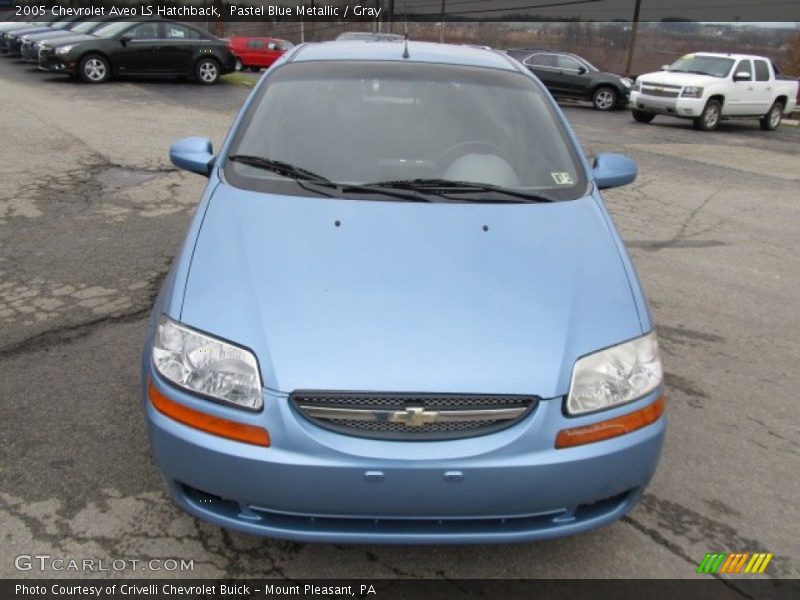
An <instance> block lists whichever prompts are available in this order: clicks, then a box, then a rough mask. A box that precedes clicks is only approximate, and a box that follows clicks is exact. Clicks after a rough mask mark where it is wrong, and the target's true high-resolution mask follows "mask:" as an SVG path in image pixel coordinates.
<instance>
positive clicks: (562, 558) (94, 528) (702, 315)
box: [0, 59, 800, 585]
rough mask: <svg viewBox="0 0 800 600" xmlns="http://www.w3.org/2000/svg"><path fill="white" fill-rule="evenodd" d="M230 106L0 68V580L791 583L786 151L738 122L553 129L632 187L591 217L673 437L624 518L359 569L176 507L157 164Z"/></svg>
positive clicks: (148, 85) (349, 556) (794, 325)
mask: <svg viewBox="0 0 800 600" xmlns="http://www.w3.org/2000/svg"><path fill="white" fill-rule="evenodd" d="M246 94H247V90H244V89H242V88H238V87H233V86H229V85H220V86H216V87H214V88H201V87H200V86H195V85H193V84H191V83H157V82H119V83H111V84H108V85H105V86H98V87H90V86H84V85H77V84H73V83H70V82H68V81H66V80H64V79H61V78H59V77H53V76H50V75H46V74H43V73H38V72H35V71H33V70H31V69H29V68H28V67H25V66H22V65H19V64H16V63H15V62H14V61H10V60H7V59H0V98H2V100H3V102H2V104H3V108H2V113H0V181H2V186H0V402H1V403H2V411H3V412H2V414H3V419H2V421H0V423H2V425H0V457H1V460H0V473H1V474H2V476H1V477H0V540H2V548H3V550H2V553H0V577H42V576H51V577H52V576H56V575H57V576H78V575H80V574H79V573H74V572H58V573H54V572H39V571H29V572H19V571H17V570H16V569H15V567H14V557H15V556H17V555H18V554H36V553H40V554H50V555H52V556H60V557H64V558H102V559H104V560H107V561H111V560H113V559H115V558H128V559H130V558H135V559H140V560H147V559H149V558H160V559H167V558H178V559H186V560H193V561H194V570H193V571H191V572H188V573H180V574H179V573H165V572H163V571H161V572H139V571H136V572H121V573H110V574H105V575H123V576H126V575H127V576H141V577H149V576H158V577H162V576H165V575H168V576H169V575H171V576H178V575H185V576H191V577H277V578H308V577H330V578H333V577H359V578H373V577H375V578H377V577H430V578H436V577H441V578H462V577H504V578H517V577H521V578H528V577H555V578H557V577H670V578H683V577H694V576H695V574H694V571H695V568H696V566H697V564H698V563H699V561H700V560H701V559H702V557H703V555H704V554H705V553H706V552H713V551H750V552H752V551H767V552H773V553H774V554H775V558H774V559H773V561H772V562H771V564H770V566H769V568H768V569H767V571H766V576H769V577H773V578H797V577H800V541H798V540H800V535H798V533H800V525H798V523H800V518H799V517H800V511H799V510H798V502H797V498H798V497H800V479H798V477H797V473H798V472H800V435H798V434H799V433H800V424H799V423H798V410H797V393H796V390H797V389H798V388H800V370H798V369H797V361H798V358H799V357H800V314H799V313H798V311H797V304H798V298H800V282H799V281H798V278H797V274H798V273H800V253H798V241H797V233H796V230H797V224H798V222H800V218H799V217H800V202H798V201H800V193H799V192H798V186H797V180H798V179H800V129H797V128H789V127H784V128H782V129H780V130H779V131H777V132H775V133H766V132H762V131H761V130H760V129H758V126H757V124H755V123H749V122H742V123H730V124H728V123H724V124H723V125H722V126H721V127H720V130H719V131H717V132H714V133H700V132H696V131H694V130H693V129H692V128H691V125H690V124H689V123H687V122H683V121H677V120H675V121H673V120H668V119H664V118H657V119H656V120H655V121H654V123H653V124H651V125H638V124H634V123H633V122H632V120H631V118H630V116H629V115H628V114H627V113H625V112H617V113H612V114H599V113H597V112H594V111H592V110H590V109H588V108H585V107H582V106H578V105H574V104H570V105H568V106H567V107H566V109H565V110H566V113H567V116H568V118H569V119H570V121H571V122H572V123H573V125H574V127H575V130H576V133H577V134H578V137H579V138H580V141H581V144H582V145H583V146H584V148H585V150H586V151H587V153H588V154H590V155H592V154H594V153H596V152H598V151H600V150H604V151H617V152H624V153H626V154H629V155H631V156H633V157H634V158H635V159H636V160H637V161H638V162H639V166H640V176H639V178H638V180H637V181H636V182H635V183H634V184H633V185H631V186H629V187H627V188H623V189H620V190H612V191H609V192H607V193H606V194H605V197H606V200H607V203H608V206H609V209H610V211H611V212H612V214H613V216H614V218H615V220H616V222H617V224H618V227H619V230H620V233H621V235H622V236H623V238H624V239H625V241H626V244H627V245H628V247H629V249H630V252H631V255H632V257H633V260H634V263H635V264H636V267H637V270H638V272H639V275H640V277H641V279H642V282H643V285H644V288H645V290H646V291H647V293H648V296H649V298H650V301H651V307H652V310H653V313H654V317H655V320H656V322H657V323H658V332H659V339H660V342H661V346H662V352H663V360H664V364H665V370H666V372H667V378H666V385H667V394H668V403H669V404H668V411H669V419H670V425H669V430H668V435H667V441H666V446H665V450H664V454H663V457H662V461H661V465H660V467H659V469H658V472H657V473H656V476H655V478H654V480H653V482H652V484H651V486H650V487H649V488H648V491H647V494H646V495H645V497H644V499H643V500H642V502H641V503H640V504H639V506H638V507H637V508H636V509H635V510H634V511H633V512H632V513H631V514H630V515H629V516H627V517H625V518H624V519H622V520H621V521H619V522H617V523H615V524H613V525H611V526H609V527H606V528H603V529H600V530H596V531H594V532H591V533H589V534H585V535H581V536H577V537H571V538H565V539H558V540H552V541H548V542H541V543H537V544H525V545H510V546H497V547H494V546H492V547H488V546H458V547H452V546H444V547H416V546H395V547H379V546H340V545H326V544H299V543H292V542H282V541H274V540H264V539H259V538H254V537H249V536H245V535H241V534H237V533H232V532H228V531H224V530H221V529H219V528H218V527H216V526H213V525H208V524H205V523H202V522H199V521H197V520H195V519H194V518H192V517H190V516H188V515H186V514H184V513H182V512H181V511H179V510H178V509H176V508H175V507H173V506H172V504H171V503H170V501H169V500H168V498H167V497H166V495H165V493H164V490H163V486H162V483H161V481H160V478H159V475H158V473H157V472H156V470H155V468H154V467H153V466H152V464H151V460H150V457H149V454H148V449H147V440H146V433H145V426H144V420H143V415H142V410H141V406H140V393H139V381H138V376H139V375H138V368H139V366H138V363H139V353H140V351H141V343H142V337H143V332H144V325H145V320H146V318H147V315H148V313H149V309H150V305H151V303H152V300H153V298H154V294H155V293H156V291H157V289H158V286H159V284H160V281H161V279H162V278H163V276H164V274H165V273H166V270H167V269H168V267H169V263H170V260H171V258H172V256H173V254H174V252H175V249H176V247H177V245H178V244H179V243H180V242H181V241H182V239H183V235H184V232H185V229H186V227H187V225H188V222H189V219H190V217H191V214H192V211H193V210H194V207H195V205H196V202H197V200H198V198H199V196H200V193H201V190H202V187H203V184H204V180H203V179H202V178H201V177H198V176H195V175H190V174H186V173H180V172H178V171H176V170H174V169H172V168H171V166H170V164H169V162H168V160H167V149H168V147H169V144H170V143H171V142H172V141H174V140H175V139H178V138H181V137H184V136H187V135H207V136H209V137H211V138H212V139H213V140H214V143H215V146H218V145H219V144H220V143H221V141H222V139H223V137H224V135H225V133H226V131H227V128H228V127H229V125H230V122H231V120H232V118H233V116H234V114H235V112H236V110H237V109H238V107H239V106H240V105H241V102H242V101H243V100H244V98H245V96H246ZM309 492H310V493H313V490H309ZM97 575H100V576H103V574H97ZM732 584H733V585H735V582H733V581H732Z"/></svg>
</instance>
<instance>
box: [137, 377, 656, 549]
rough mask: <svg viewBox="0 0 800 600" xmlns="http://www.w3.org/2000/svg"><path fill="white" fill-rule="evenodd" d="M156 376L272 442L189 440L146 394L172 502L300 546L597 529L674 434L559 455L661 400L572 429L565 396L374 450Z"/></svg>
mask: <svg viewBox="0 0 800 600" xmlns="http://www.w3.org/2000/svg"><path fill="white" fill-rule="evenodd" d="M147 377H150V378H152V381H153V382H154V384H155V385H156V387H157V388H158V389H159V390H161V391H162V393H164V394H167V395H168V396H169V397H171V398H172V399H174V400H175V401H178V402H180V403H183V404H186V405H187V406H189V407H191V408H194V409H196V410H204V411H206V412H209V413H211V414H215V415H216V416H219V417H223V418H227V419H231V420H237V421H240V422H244V423H249V424H252V425H259V426H262V427H266V428H267V429H268V430H269V434H270V437H271V441H272V445H271V446H270V447H268V448H264V447H259V446H252V445H248V444H243V443H238V442H234V441H230V440H227V439H224V438H220V437H216V436H213V435H209V434H206V433H203V432H201V431H198V430H196V429H192V428H190V427H187V426H185V425H182V424H180V423H178V422H177V421H174V420H172V419H170V418H169V417H166V416H165V415H163V414H161V413H160V412H158V411H157V410H156V409H155V408H154V407H153V406H152V404H151V403H150V401H149V399H148V398H147V394H146V392H145V397H144V403H145V410H146V414H147V421H148V426H149V427H148V428H149V435H150V441H151V445H152V449H153V455H154V457H155V460H156V463H157V465H158V467H159V468H160V469H161V471H162V473H163V474H164V476H165V478H166V480H167V482H168V487H169V491H170V494H171V496H172V498H173V499H174V501H175V502H176V503H177V504H178V505H179V506H180V507H181V508H183V509H184V510H186V511H187V512H189V513H191V514H193V515H195V516H196V517H199V518H201V519H204V520H207V521H211V522H213V523H216V524H218V525H220V526H223V527H227V528H230V529H236V530H239V531H244V532H247V533H251V534H255V535H263V536H268V537H275V538H283V539H291V540H298V541H316V542H341V543H408V544H420V543H432V544H442V543H485V542H522V541H530V540H538V539H545V538H550V537H556V536H562V535H569V534H574V533H579V532H582V531H586V530H589V529H592V528H594V527H598V526H600V525H604V524H607V523H610V522H612V521H614V520H616V519H618V518H620V517H621V516H623V515H624V514H625V513H626V512H627V511H628V510H630V508H631V507H632V506H633V505H634V504H635V503H636V501H637V499H638V498H639V496H640V494H641V492H642V490H643V489H644V487H645V486H646V485H647V483H648V481H649V480H650V478H651V476H652V475H653V472H654V471H655V468H656V464H657V462H658V458H659V455H660V452H661V447H662V443H663V438H664V431H665V424H666V419H665V418H664V417H662V418H661V419H659V420H658V421H657V422H656V423H653V424H652V425H649V426H647V427H645V428H643V429H640V430H638V431H635V432H633V433H629V434H627V435H623V436H620V437H618V438H614V439H611V440H607V441H604V442H598V443H594V444H587V445H585V446H578V447H574V448H569V449H561V450H556V449H555V448H554V440H555V436H556V433H557V432H558V431H559V430H561V429H564V428H567V427H574V426H579V425H584V424H588V423H590V422H595V421H598V420H602V419H605V418H612V417H614V416H617V415H619V414H625V413H627V412H631V411H633V410H636V409H637V408H641V407H644V406H646V405H647V404H649V403H651V402H653V401H654V400H655V399H656V398H657V397H658V393H656V394H653V395H651V396H648V397H647V398H644V399H642V400H640V401H638V402H636V403H633V404H631V405H628V406H625V407H623V408H620V409H615V410H611V411H607V414H603V415H602V417H600V418H598V417H597V415H593V416H590V417H581V418H566V417H565V416H564V415H563V414H562V399H560V398H558V399H553V400H545V401H542V402H540V403H539V406H538V407H537V408H536V410H535V411H534V412H533V413H532V414H530V415H528V416H527V417H526V418H525V419H524V420H522V421H521V422H519V423H517V424H515V425H513V426H512V427H509V428H508V429H505V430H502V431H499V432H496V433H492V434H489V435H485V436H478V437H472V438H466V439H459V440H451V441H439V442H403V441H400V442H398V441H383V440H371V439H361V438H355V437H350V436H345V435H340V434H337V433H334V432H332V431H327V430H323V429H320V428H318V427H316V426H315V425H313V424H312V423H310V422H309V421H306V420H305V419H303V417H301V416H300V415H298V414H297V413H296V412H295V411H294V409H292V408H291V407H290V406H289V402H288V401H287V399H286V398H285V397H282V396H278V395H272V394H271V393H267V394H265V396H264V410H263V411H262V412H261V413H255V414H254V413H247V412H245V411H241V410H237V409H232V408H228V407H225V406H221V405H217V404H213V403H210V402H208V401H205V400H202V399H199V398H195V397H194V396H192V395H189V394H186V393H184V392H182V391H180V390H177V389H175V388H174V387H172V386H169V385H167V384H165V383H164V381H163V380H161V379H160V378H159V377H158V376H157V375H155V374H154V373H152V372H151V373H145V378H147ZM145 380H146V379H145ZM659 393H660V391H659Z"/></svg>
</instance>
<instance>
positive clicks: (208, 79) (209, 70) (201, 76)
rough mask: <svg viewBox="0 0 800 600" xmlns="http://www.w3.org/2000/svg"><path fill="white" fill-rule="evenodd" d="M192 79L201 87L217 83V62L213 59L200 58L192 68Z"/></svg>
mask: <svg viewBox="0 0 800 600" xmlns="http://www.w3.org/2000/svg"><path fill="white" fill-rule="evenodd" d="M194 77H195V79H197V81H199V82H200V83H202V84H203V85H214V84H215V83H217V82H218V81H219V62H217V59H215V58H201V59H200V60H198V61H197V64H196V65H195V68H194Z"/></svg>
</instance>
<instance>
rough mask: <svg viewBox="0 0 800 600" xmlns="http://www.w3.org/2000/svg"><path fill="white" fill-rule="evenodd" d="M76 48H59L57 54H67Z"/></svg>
mask: <svg viewBox="0 0 800 600" xmlns="http://www.w3.org/2000/svg"><path fill="white" fill-rule="evenodd" d="M74 47H75V46H59V47H58V48H56V54H66V53H67V52H69V51H70V50H72V49H73V48H74Z"/></svg>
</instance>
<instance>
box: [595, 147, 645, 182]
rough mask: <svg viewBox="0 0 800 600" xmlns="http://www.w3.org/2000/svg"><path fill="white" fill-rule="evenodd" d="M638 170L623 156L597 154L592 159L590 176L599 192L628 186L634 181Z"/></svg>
mask: <svg viewBox="0 0 800 600" xmlns="http://www.w3.org/2000/svg"><path fill="white" fill-rule="evenodd" d="M638 172H639V168H638V167H637V166H636V162H635V161H634V160H632V159H630V158H628V157H627V156H625V155H624V154H610V153H602V154H598V155H597V157H596V158H595V159H594V166H593V168H592V174H593V175H594V180H595V181H596V182H597V187H599V188H600V189H601V190H607V189H609V188H615V187H620V186H623V185H628V184H629V183H632V182H633V181H634V180H635V179H636V175H637V173H638Z"/></svg>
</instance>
